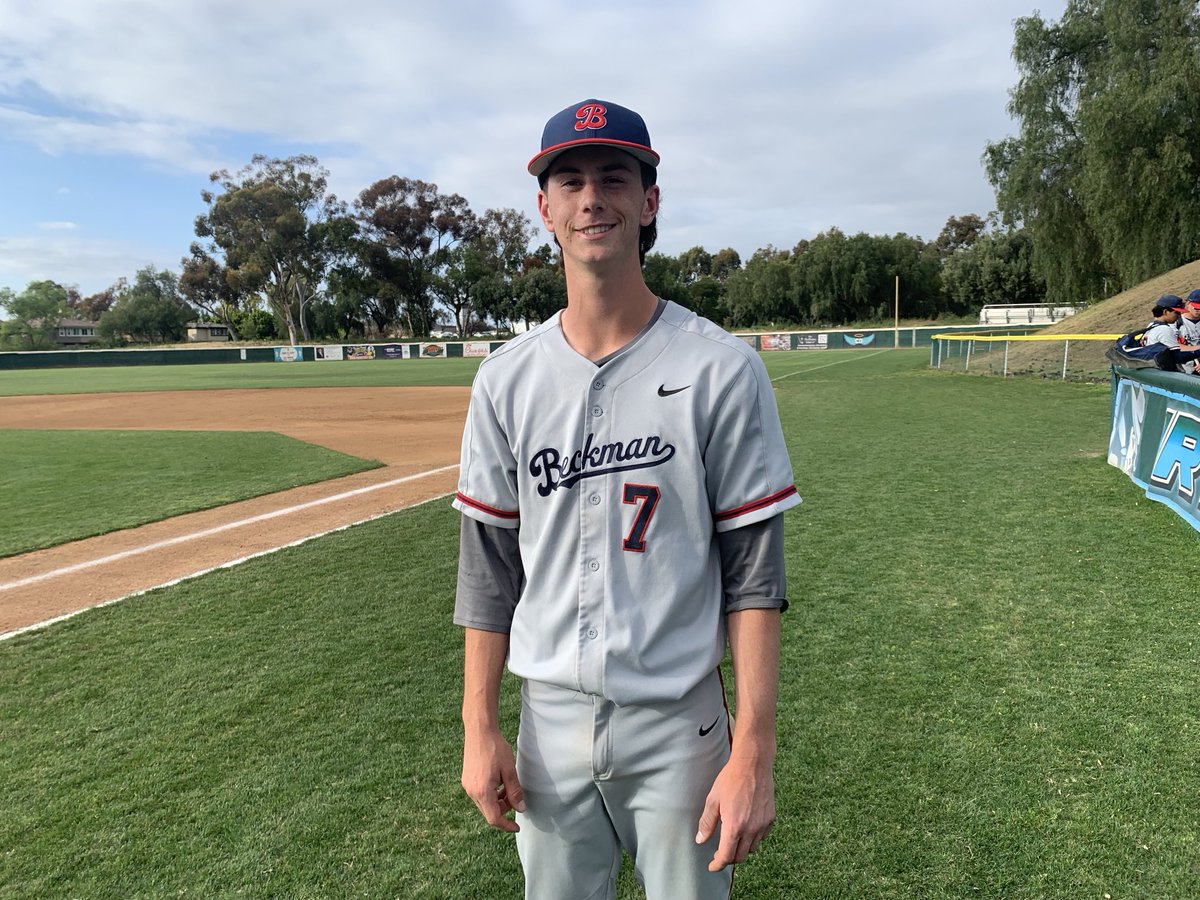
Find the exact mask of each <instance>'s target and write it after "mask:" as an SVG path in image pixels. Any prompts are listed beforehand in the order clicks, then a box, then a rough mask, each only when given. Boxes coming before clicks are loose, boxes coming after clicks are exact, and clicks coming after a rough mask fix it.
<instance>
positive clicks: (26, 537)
mask: <svg viewBox="0 0 1200 900" xmlns="http://www.w3.org/2000/svg"><path fill="white" fill-rule="evenodd" d="M0 459H3V460H4V467H3V469H2V470H0V521H2V522H4V523H5V527H4V529H3V530H2V531H0V556H11V555H13V554H15V553H24V552H26V551H28V550H37V549H40V548H42V547H53V546H55V545H56V544H62V543H65V542H67V541H72V540H77V539H79V538H84V537H91V536H92V535H97V534H105V533H107V532H109V531H114V530H117V529H120V528H130V527H132V526H135V525H142V524H145V523H146V522H155V521H158V520H159V519H165V518H167V517H169V516H176V515H180V514H181V513H186V512H194V511H196V510H199V509H211V508H213V507H216V506H222V505H224V504H226V503H232V502H234V501H236V500H245V499H247V498H249V497H257V496H259V495H261V494H269V493H272V492H274V491H281V490H284V489H286V488H291V487H297V486H298V485H302V484H314V483H316V482H318V481H324V480H326V479H328V478H336V477H338V476H340V475H349V474H350V473H352V472H361V471H364V470H365V469H371V468H375V467H376V466H378V465H380V464H379V463H377V462H372V461H369V460H362V459H356V458H355V457H352V456H347V455H346V454H344V453H338V452H337V451H334V450H327V449H325V448H324V447H316V446H313V445H312V444H306V443H304V442H302V441H297V440H295V439H293V438H289V437H284V436H283V435H280V434H266V433H254V432H242V433H238V432H206V431H26V430H0Z"/></svg>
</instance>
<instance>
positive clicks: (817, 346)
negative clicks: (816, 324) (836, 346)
mask: <svg viewBox="0 0 1200 900" xmlns="http://www.w3.org/2000/svg"><path fill="white" fill-rule="evenodd" d="M828 348H829V335H827V334H798V335H796V349H797V350H827V349H828Z"/></svg>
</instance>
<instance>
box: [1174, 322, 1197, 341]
mask: <svg viewBox="0 0 1200 900" xmlns="http://www.w3.org/2000/svg"><path fill="white" fill-rule="evenodd" d="M1176 329H1177V330H1178V331H1179V336H1180V337H1181V338H1182V339H1183V340H1184V341H1185V342H1186V343H1188V344H1191V345H1192V346H1193V347H1200V319H1197V320H1196V321H1194V322H1193V321H1192V320H1191V319H1189V318H1188V317H1187V316H1180V317H1179V321H1178V322H1177V323H1176Z"/></svg>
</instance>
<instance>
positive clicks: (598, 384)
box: [592, 381, 604, 391]
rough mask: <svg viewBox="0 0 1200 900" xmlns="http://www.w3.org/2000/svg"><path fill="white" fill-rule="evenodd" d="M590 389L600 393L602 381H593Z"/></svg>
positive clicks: (602, 385) (602, 387)
mask: <svg viewBox="0 0 1200 900" xmlns="http://www.w3.org/2000/svg"><path fill="white" fill-rule="evenodd" d="M592 387H594V388H595V389H596V390H598V391H602V390H604V382H603V381H594V382H592Z"/></svg>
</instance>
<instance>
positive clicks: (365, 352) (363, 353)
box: [346, 344, 375, 359]
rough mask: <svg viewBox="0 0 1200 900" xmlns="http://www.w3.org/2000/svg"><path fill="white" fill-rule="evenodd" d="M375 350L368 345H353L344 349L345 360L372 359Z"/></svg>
mask: <svg viewBox="0 0 1200 900" xmlns="http://www.w3.org/2000/svg"><path fill="white" fill-rule="evenodd" d="M374 358H375V348H374V347H372V346H371V345H370V344H355V345H353V346H350V347H347V348H346V359H374Z"/></svg>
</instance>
